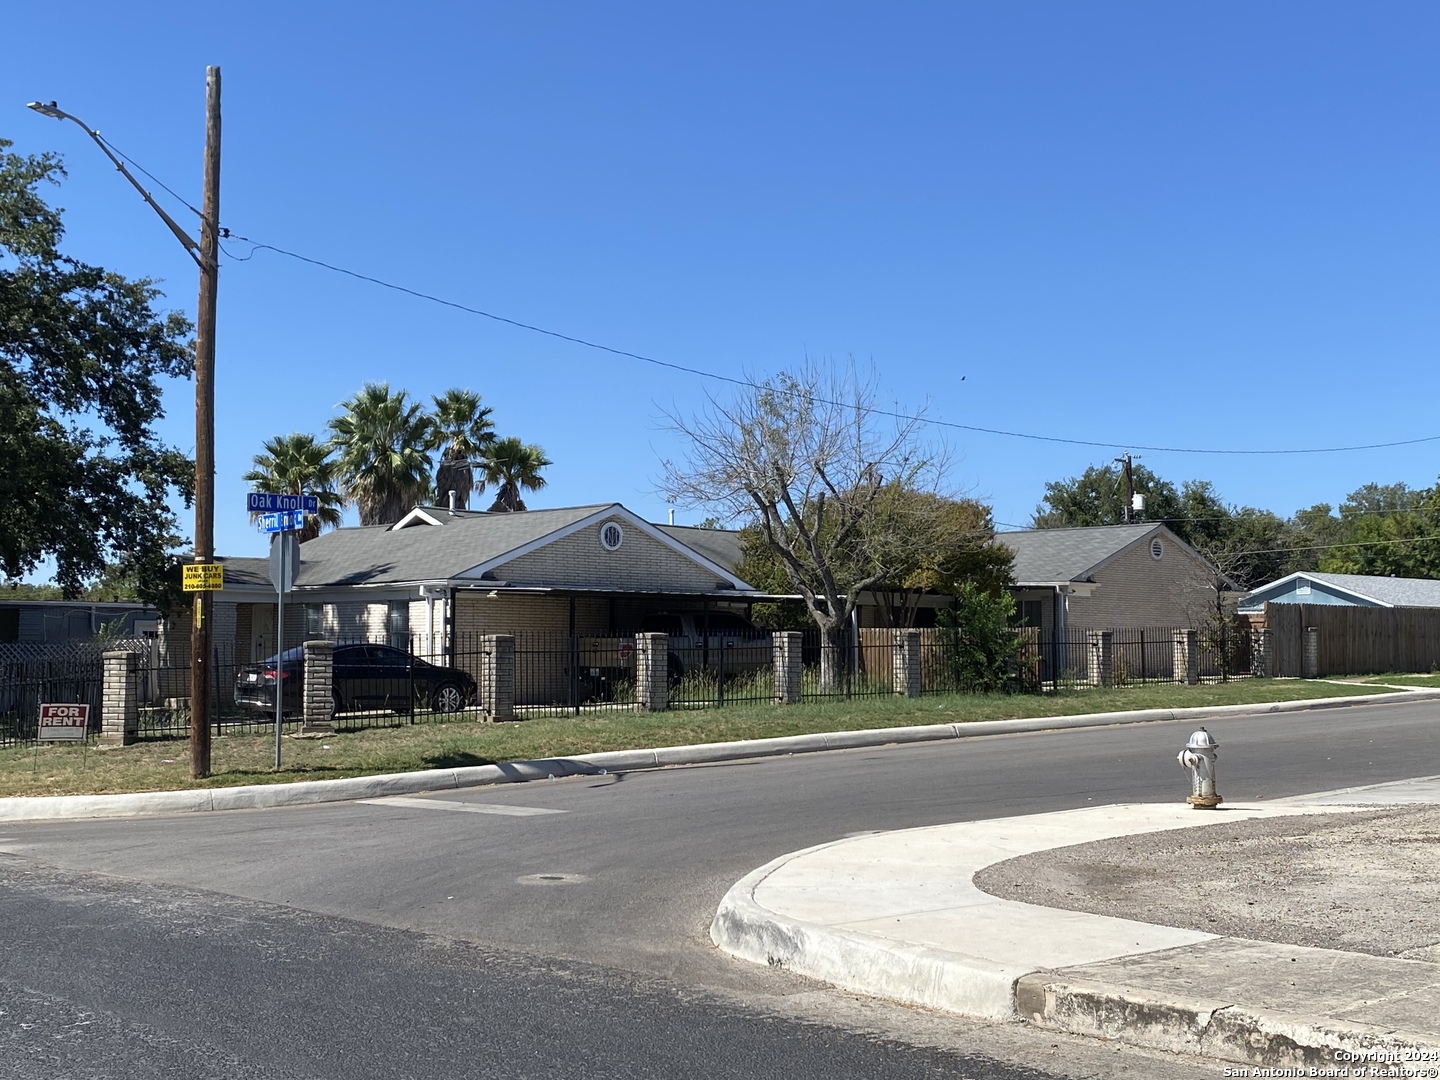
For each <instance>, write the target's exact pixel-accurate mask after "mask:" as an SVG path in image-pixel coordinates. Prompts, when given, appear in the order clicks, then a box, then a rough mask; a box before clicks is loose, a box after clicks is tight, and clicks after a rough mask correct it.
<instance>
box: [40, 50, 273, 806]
mask: <svg viewBox="0 0 1440 1080" xmlns="http://www.w3.org/2000/svg"><path fill="white" fill-rule="evenodd" d="M27 107H28V108H30V109H33V110H34V111H35V112H37V113H39V114H40V115H41V116H48V117H50V118H51V119H53V120H71V121H73V122H74V123H76V124H79V125H80V127H81V129H82V130H83V131H84V132H85V134H86V135H89V136H90V138H91V139H93V140H94V142H95V145H96V146H98V147H100V149H101V150H102V151H104V153H105V156H106V157H108V158H109V159H110V161H111V162H112V163H113V164H114V165H115V168H117V169H118V170H120V173H121V175H122V176H124V177H125V179H126V180H129V181H130V183H131V185H133V186H134V188H135V190H136V191H138V192H139V193H140V196H141V198H143V199H144V200H145V201H146V202H147V203H149V205H150V208H151V209H152V210H154V211H155V212H156V213H157V214H159V215H160V219H161V220H162V221H164V222H165V224H166V225H167V226H169V229H170V231H171V232H172V233H174V234H175V238H176V239H177V240H179V241H180V243H181V244H182V245H183V246H184V248H185V250H186V251H187V252H189V254H190V257H191V258H192V259H194V260H195V262H196V264H197V265H198V266H199V267H200V302H199V304H198V306H197V310H196V313H195V561H196V562H197V563H209V562H212V561H213V560H214V558H215V290H216V285H217V284H218V280H219V276H220V263H219V261H218V258H217V253H218V251H219V248H220V230H219V221H220V69H219V68H218V67H215V66H213V65H212V66H211V67H207V68H206V69H205V198H204V202H203V203H202V204H201V205H202V206H203V212H202V213H201V215H200V242H199V243H198V244H197V243H196V242H195V240H194V239H193V238H192V237H191V236H190V235H189V234H188V233H187V232H186V231H185V230H184V229H182V228H181V227H180V226H179V225H178V224H177V223H176V221H175V219H174V218H172V217H171V216H170V215H169V214H167V213H166V212H165V210H164V208H163V207H162V206H160V204H159V203H157V202H156V201H155V200H154V199H152V198H151V197H150V193H149V192H148V191H146V190H145V189H144V188H143V187H142V186H141V185H140V182H139V181H138V180H136V179H135V177H134V176H132V175H131V174H130V170H128V169H127V168H125V166H124V164H123V163H122V162H121V161H120V159H119V158H117V157H116V156H115V155H114V154H113V153H111V151H110V147H109V146H108V145H106V143H105V140H104V139H102V138H100V133H99V132H98V131H95V130H94V129H92V128H91V127H89V126H88V125H87V124H85V123H84V122H83V121H81V120H80V119H79V118H78V117H75V116H71V115H70V114H69V113H67V112H66V111H65V110H64V109H61V108H60V107H59V106H58V105H56V103H55V102H53V101H51V102H49V103H46V102H40V101H32V102H30V103H29V105H28V106H27ZM212 607H213V602H212V598H211V594H210V593H208V592H197V593H196V594H195V607H194V613H193V617H192V619H191V630H190V775H191V776H193V777H196V778H197V779H198V778H201V777H206V776H209V775H210V696H211V695H210V679H211V673H210V668H211V656H210V622H211V608H212ZM281 648H282V650H283V648H284V646H283V643H282V645H281Z"/></svg>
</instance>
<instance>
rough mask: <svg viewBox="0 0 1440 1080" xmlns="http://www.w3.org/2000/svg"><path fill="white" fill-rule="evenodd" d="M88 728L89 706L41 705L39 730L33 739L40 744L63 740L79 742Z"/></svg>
mask: <svg viewBox="0 0 1440 1080" xmlns="http://www.w3.org/2000/svg"><path fill="white" fill-rule="evenodd" d="M89 728H90V706H89V705H54V704H51V705H41V706H40V728H39V730H38V731H37V732H36V735H35V737H36V738H37V739H39V740H40V741H41V742H54V741H58V740H65V739H69V740H72V741H74V742H80V741H81V740H83V739H84V738H85V733H86V731H88V730H89Z"/></svg>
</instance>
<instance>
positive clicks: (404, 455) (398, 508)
mask: <svg viewBox="0 0 1440 1080" xmlns="http://www.w3.org/2000/svg"><path fill="white" fill-rule="evenodd" d="M340 408H341V409H343V410H344V412H343V413H342V414H341V415H339V416H337V417H335V418H334V419H333V420H331V421H330V432H331V439H330V445H331V446H332V447H333V448H334V449H335V451H336V453H337V455H338V459H337V461H336V470H337V474H338V477H339V480H340V482H341V484H342V486H343V489H344V494H345V497H346V498H347V499H349V501H351V502H353V503H355V504H356V506H357V507H358V508H359V510H360V524H361V525H393V524H394V523H395V522H397V521H399V520H400V519H401V518H402V517H403V516H404V515H405V513H406V512H407V511H409V510H410V509H411V508H412V507H413V506H415V505H416V504H418V503H423V502H424V501H425V500H426V496H427V495H429V493H430V453H429V450H428V447H430V446H432V445H433V444H434V430H435V426H434V421H433V420H432V418H431V417H430V416H429V415H428V414H427V413H426V412H425V408H424V406H423V405H421V404H420V403H419V402H416V401H411V400H410V398H409V397H408V396H407V395H406V393H405V391H404V390H398V391H395V392H394V393H392V392H391V390H390V384H389V383H366V384H365V385H364V387H362V388H361V390H360V391H359V392H358V393H356V394H355V395H354V396H353V397H351V398H349V399H348V400H346V401H343V402H341V403H340Z"/></svg>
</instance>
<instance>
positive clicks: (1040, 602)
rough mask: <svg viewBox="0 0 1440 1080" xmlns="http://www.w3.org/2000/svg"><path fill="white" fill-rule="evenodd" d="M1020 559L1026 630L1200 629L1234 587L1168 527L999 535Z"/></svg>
mask: <svg viewBox="0 0 1440 1080" xmlns="http://www.w3.org/2000/svg"><path fill="white" fill-rule="evenodd" d="M995 539H996V540H998V541H999V542H1000V543H1002V544H1004V545H1005V546H1006V547H1008V548H1009V549H1010V550H1011V551H1012V552H1014V554H1015V565H1014V570H1013V571H1012V572H1013V574H1014V578H1015V584H1014V585H1013V586H1012V590H1011V591H1012V592H1013V594H1014V596H1015V607H1016V611H1017V613H1018V614H1019V615H1020V616H1021V620H1022V622H1023V623H1024V625H1026V626H1034V627H1041V628H1043V629H1044V630H1045V631H1046V632H1047V633H1048V632H1050V631H1052V630H1058V631H1060V632H1061V633H1063V632H1064V631H1065V630H1066V629H1067V628H1075V629H1111V628H1116V629H1118V628H1124V627H1145V628H1149V627H1156V628H1162V627H1171V628H1179V627H1194V626H1195V625H1196V624H1197V623H1198V622H1199V621H1201V620H1203V619H1204V618H1205V617H1206V615H1207V614H1208V613H1209V612H1210V611H1212V610H1213V609H1214V606H1215V591H1214V590H1215V588H1216V585H1217V582H1218V583H1220V584H1221V585H1222V587H1223V588H1224V589H1225V591H1226V595H1227V596H1228V595H1230V594H1231V592H1232V589H1231V587H1230V583H1229V582H1228V581H1226V580H1224V579H1223V578H1221V577H1220V575H1219V572H1218V571H1217V570H1216V569H1215V567H1214V566H1213V565H1212V564H1211V563H1210V562H1208V561H1207V560H1206V559H1205V558H1204V557H1203V556H1201V555H1200V554H1199V553H1198V552H1197V551H1195V549H1194V548H1192V547H1190V545H1189V544H1187V543H1185V542H1184V541H1183V540H1181V539H1180V538H1179V537H1178V536H1176V535H1175V534H1174V533H1173V532H1171V531H1170V530H1169V529H1168V528H1166V527H1165V526H1164V525H1161V524H1158V523H1155V524H1139V525H1097V526H1093V527H1090V528H1076V529H1026V530H1023V531H1017V532H1002V533H996V534H995Z"/></svg>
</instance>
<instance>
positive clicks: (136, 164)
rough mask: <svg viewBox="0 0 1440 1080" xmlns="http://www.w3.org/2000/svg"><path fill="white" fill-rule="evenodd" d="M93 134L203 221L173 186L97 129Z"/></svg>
mask: <svg viewBox="0 0 1440 1080" xmlns="http://www.w3.org/2000/svg"><path fill="white" fill-rule="evenodd" d="M94 135H95V138H97V139H99V140H100V141H101V142H103V143H104V144H105V145H106V146H108V147H109V148H110V149H111V150H113V151H114V152H115V154H116V155H117V156H119V157H122V158H124V159H125V160H126V161H127V162H129V163H130V164H131V165H132V166H134V167H135V168H137V169H139V170H140V171H141V172H142V173H144V174H145V175H146V176H148V177H149V178H150V179H151V180H153V181H154V182H155V183H157V184H159V185H160V186H161V187H162V188H164V189H165V190H166V191H168V192H169V193H170V194H171V195H172V196H174V197H175V198H176V199H179V200H180V202H181V204H182V205H183V206H184V207H185V208H186V209H187V210H189V211H190V212H191V213H192V214H194V215H195V216H196V217H198V218H199V219H200V220H201V221H204V220H205V215H204V214H202V213H201V212H200V211H199V210H197V209H195V207H193V206H191V205H190V203H189V201H187V200H186V198H185V197H184V196H183V195H181V194H179V193H178V192H177V191H176V190H175V189H174V188H172V187H171V186H170V185H169V184H167V183H165V181H164V180H161V179H160V178H159V177H158V176H156V175H155V174H154V173H152V172H151V171H150V170H149V169H147V168H145V166H144V165H141V164H140V163H139V162H138V161H136V160H135V159H134V158H132V157H131V156H130V155H129V154H127V153H125V151H124V150H121V149H120V148H119V147H118V146H116V145H115V144H114V143H113V142H111V141H110V140H109V139H107V138H105V136H104V135H101V134H100V133H99V132H98V131H97V132H95V133H94Z"/></svg>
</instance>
